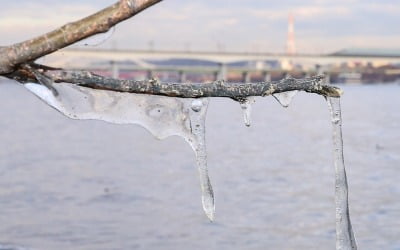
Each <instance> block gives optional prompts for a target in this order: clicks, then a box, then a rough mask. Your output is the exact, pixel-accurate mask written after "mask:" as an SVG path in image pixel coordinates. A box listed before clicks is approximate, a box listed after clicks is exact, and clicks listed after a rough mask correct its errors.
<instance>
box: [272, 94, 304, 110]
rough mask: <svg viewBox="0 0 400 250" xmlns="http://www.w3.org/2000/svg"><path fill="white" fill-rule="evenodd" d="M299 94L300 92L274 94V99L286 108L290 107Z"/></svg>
mask: <svg viewBox="0 0 400 250" xmlns="http://www.w3.org/2000/svg"><path fill="white" fill-rule="evenodd" d="M297 92H299V91H298V90H292V91H286V92H281V93H275V94H272V96H273V97H275V99H276V100H277V101H278V102H279V103H280V104H281V105H282V106H283V107H284V108H287V107H289V105H290V103H291V102H292V99H293V97H294V96H295V95H296V94H297Z"/></svg>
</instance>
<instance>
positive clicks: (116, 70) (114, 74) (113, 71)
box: [110, 61, 119, 79]
mask: <svg viewBox="0 0 400 250" xmlns="http://www.w3.org/2000/svg"><path fill="white" fill-rule="evenodd" d="M110 64H111V74H112V78H115V79H117V78H119V67H118V64H117V63H116V62H115V61H110Z"/></svg>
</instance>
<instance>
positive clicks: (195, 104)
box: [191, 99, 203, 112]
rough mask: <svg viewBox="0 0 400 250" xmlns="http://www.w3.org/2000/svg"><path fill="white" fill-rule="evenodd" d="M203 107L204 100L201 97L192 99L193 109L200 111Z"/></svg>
mask: <svg viewBox="0 0 400 250" xmlns="http://www.w3.org/2000/svg"><path fill="white" fill-rule="evenodd" d="M202 107H203V102H202V101H201V100H200V99H194V100H193V101H192V106H191V108H192V110H193V111H195V112H199V111H200V110H201V108H202Z"/></svg>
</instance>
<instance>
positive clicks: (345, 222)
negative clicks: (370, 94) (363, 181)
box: [327, 97, 357, 250]
mask: <svg viewBox="0 0 400 250" xmlns="http://www.w3.org/2000/svg"><path fill="white" fill-rule="evenodd" d="M327 102H328V106H329V110H330V112H331V121H332V127H333V157H334V165H335V177H336V178H335V203H336V249H338V250H355V249H357V245H356V241H355V237H354V233H353V229H352V226H351V221H350V213H349V201H348V185H347V177H346V169H345V165H344V157H343V139H342V122H341V120H342V118H341V110H340V98H333V97H328V98H327Z"/></svg>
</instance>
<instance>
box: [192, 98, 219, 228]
mask: <svg viewBox="0 0 400 250" xmlns="http://www.w3.org/2000/svg"><path fill="white" fill-rule="evenodd" d="M208 102H209V100H208V99H206V98H202V99H195V100H193V101H192V103H191V112H190V126H191V128H192V134H193V137H194V138H193V140H189V143H190V144H191V146H192V148H193V150H194V152H195V153H196V162H197V168H198V171H199V175H200V186H201V192H202V196H201V197H202V204H203V209H204V212H205V213H206V215H207V217H208V218H209V219H210V220H211V221H213V220H214V214H215V202H214V192H213V189H212V186H211V182H210V178H209V177H208V169H207V151H206V141H205V118H206V113H207V107H208Z"/></svg>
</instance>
